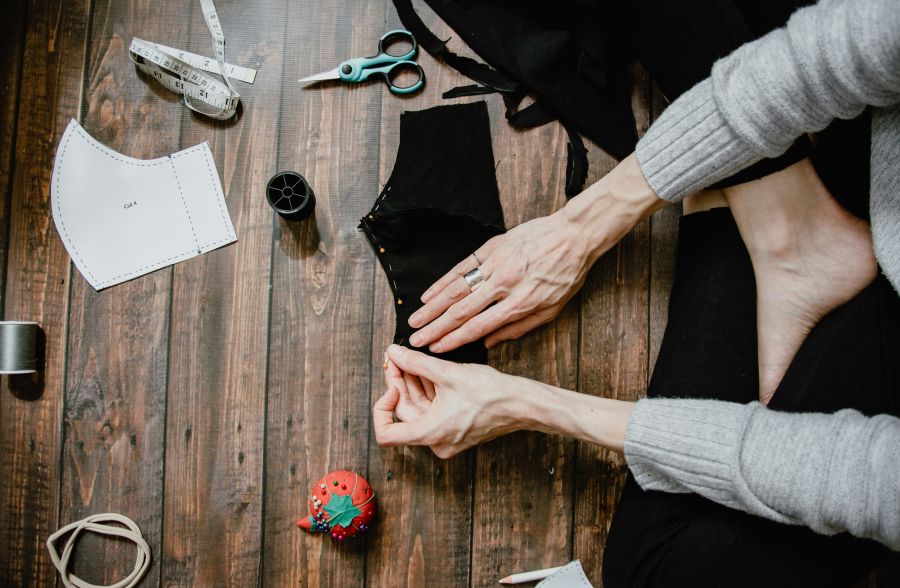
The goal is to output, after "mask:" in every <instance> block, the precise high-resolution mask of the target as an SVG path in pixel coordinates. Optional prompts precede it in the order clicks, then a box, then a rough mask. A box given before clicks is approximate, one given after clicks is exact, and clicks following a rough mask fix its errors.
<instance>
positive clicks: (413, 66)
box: [338, 29, 425, 95]
mask: <svg viewBox="0 0 900 588" xmlns="http://www.w3.org/2000/svg"><path fill="white" fill-rule="evenodd" d="M399 39H403V40H407V41H409V42H410V43H412V48H411V49H410V50H409V51H407V52H406V54H405V55H391V54H390V53H388V52H387V51H386V50H387V49H388V48H389V47H390V45H391V43H393V42H395V41H397V40H399ZM417 51H418V45H417V44H416V38H415V37H414V36H413V34H412V33H410V32H409V31H407V30H405V29H397V30H393V31H388V32H387V33H385V34H384V35H383V36H382V37H381V39H380V40H379V41H378V55H374V56H372V57H358V58H356V59H348V60H347V61H345V62H343V63H342V64H340V65H339V66H338V75H339V76H340V79H341V80H342V81H344V82H349V83H355V82H363V81H365V80H367V79H369V78H370V77H371V76H373V75H380V76H381V77H383V78H384V81H385V83H387V85H388V88H389V89H390V90H391V92H392V93H394V94H401V95H403V94H412V93H414V92H418V91H419V90H421V89H422V86H423V85H424V84H425V72H424V71H423V70H422V68H421V67H420V66H419V64H418V63H416V62H415V61H412V59H413V58H414V57H415V56H416V52H417ZM403 70H414V71H415V72H416V73H417V74H418V76H419V78H418V80H416V82H415V83H414V84H412V85H411V86H397V85H395V84H394V81H393V80H394V79H395V78H396V77H397V74H399V73H400V72H401V71H403Z"/></svg>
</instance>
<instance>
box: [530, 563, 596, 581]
mask: <svg viewBox="0 0 900 588" xmlns="http://www.w3.org/2000/svg"><path fill="white" fill-rule="evenodd" d="M535 588H593V586H591V581H590V580H588V578H587V576H585V575H584V570H583V569H582V567H581V561H580V560H577V559H576V560H575V561H571V562H569V563H567V564H566V565H564V566H563V567H561V568H560V569H558V570H556V572H555V573H554V574H553V575H552V576H549V577H547V578H545V579H543V580H541V581H540V582H539V583H538V585H537V586H535Z"/></svg>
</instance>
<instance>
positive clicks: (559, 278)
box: [409, 156, 664, 353]
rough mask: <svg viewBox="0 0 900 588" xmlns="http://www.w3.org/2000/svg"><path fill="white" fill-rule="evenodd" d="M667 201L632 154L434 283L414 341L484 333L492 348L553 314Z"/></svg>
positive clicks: (464, 339) (433, 345) (436, 343)
mask: <svg viewBox="0 0 900 588" xmlns="http://www.w3.org/2000/svg"><path fill="white" fill-rule="evenodd" d="M662 204H664V201H662V200H660V199H659V198H657V197H656V194H654V193H653V190H652V189H651V188H650V186H649V185H648V184H647V182H646V181H645V180H644V177H643V175H642V174H641V171H640V168H639V167H638V164H637V160H636V159H635V158H634V156H631V157H629V158H628V159H626V160H624V161H623V162H622V163H620V164H619V166H617V167H616V169H615V170H613V171H612V172H610V173H609V174H608V175H607V176H606V177H605V178H603V179H602V180H600V181H599V182H597V183H596V184H594V185H593V186H591V187H590V188H588V190H586V191H585V192H584V193H583V194H581V195H579V196H577V197H576V198H574V199H573V200H571V201H570V202H569V204H567V205H566V206H565V207H564V208H562V209H561V210H559V211H557V212H556V213H554V214H552V215H550V216H547V217H542V218H537V219H534V220H531V221H528V222H526V223H523V224H521V225H519V226H517V227H515V228H513V229H511V230H510V231H509V232H507V233H506V234H503V235H499V236H497V237H494V238H493V239H491V240H489V241H488V242H487V243H485V244H484V245H482V246H481V247H480V248H478V249H477V250H476V251H475V252H474V253H473V254H472V255H469V256H468V257H467V258H466V259H464V260H462V261H461V262H460V263H459V264H457V265H456V267H454V268H453V269H452V270H450V271H449V272H448V273H447V274H446V275H444V276H443V277H442V278H440V279H439V280H438V281H437V282H435V283H434V285H432V286H431V287H430V288H429V289H428V290H426V291H425V293H424V294H423V295H422V302H424V303H425V304H424V306H422V308H420V309H419V310H418V311H416V312H415V313H413V314H412V316H410V318H409V324H410V326H411V327H414V328H419V330H418V331H416V332H415V333H414V334H413V335H412V337H411V338H410V343H411V344H412V345H413V346H415V347H423V346H425V345H428V346H429V349H431V351H433V352H435V353H443V352H446V351H450V350H452V349H456V348H457V347H459V346H461V345H464V344H466V343H469V342H471V341H475V340H477V339H480V338H481V337H485V344H486V345H487V346H488V347H492V346H494V345H496V344H497V343H499V342H501V341H504V340H507V339H515V338H518V337H521V336H522V335H524V334H525V333H527V332H528V331H530V330H532V329H534V328H536V327H538V326H540V325H542V324H544V323H547V322H549V321H551V320H553V319H554V318H555V317H556V316H557V315H558V314H559V312H560V311H561V310H562V308H563V306H564V305H565V304H566V302H567V301H568V300H569V299H570V298H572V296H574V295H575V293H576V292H577V291H578V289H579V288H581V286H582V285H583V284H584V280H585V277H586V276H587V271H588V269H589V268H590V267H591V265H593V263H594V262H595V261H596V260H597V259H598V258H599V257H600V256H601V255H602V254H603V253H605V252H606V251H607V250H609V248H611V247H612V246H613V245H615V244H616V243H617V242H618V241H619V239H621V238H622V237H623V236H624V235H625V234H626V233H628V231H630V230H631V229H632V228H633V227H634V225H635V224H637V222H638V221H640V220H641V219H643V218H645V217H646V216H648V215H649V214H650V213H652V212H653V211H654V210H656V209H658V208H659V207H660V206H661V205H662ZM475 267H478V268H479V269H480V270H481V273H482V275H483V277H484V281H483V282H482V283H481V284H480V285H478V286H477V287H476V289H475V290H471V289H470V287H469V285H468V284H467V283H466V281H465V279H464V278H463V275H464V274H465V273H466V272H468V271H470V270H472V269H474V268H475ZM420 327H421V328H420Z"/></svg>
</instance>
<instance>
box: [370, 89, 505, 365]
mask: <svg viewBox="0 0 900 588" xmlns="http://www.w3.org/2000/svg"><path fill="white" fill-rule="evenodd" d="M360 228H361V229H362V230H363V231H364V232H365V234H366V236H367V237H368V239H369V242H370V243H371V245H372V247H373V249H374V250H375V254H376V255H377V256H378V260H379V261H380V263H381V266H382V269H384V272H385V274H386V275H387V279H388V282H389V284H390V287H391V291H392V292H393V295H394V309H395V311H396V315H397V326H396V330H395V332H394V343H397V344H399V345H405V346H407V347H411V346H410V345H409V337H410V335H411V334H412V333H413V332H414V331H415V330H416V329H413V328H412V327H410V326H409V322H408V321H409V317H410V315H412V313H413V312H415V311H416V310H418V309H419V308H421V307H422V302H421V296H422V293H423V292H424V291H425V290H426V289H427V288H428V286H430V285H431V284H433V283H434V282H435V281H437V280H438V279H439V278H440V277H441V276H443V275H444V274H445V273H447V272H448V271H450V270H451V269H452V268H453V267H454V266H455V265H456V264H457V263H459V261H460V260H462V259H464V258H465V257H466V256H471V254H472V252H473V251H475V250H476V249H478V247H480V246H481V245H482V244H483V243H484V242H485V241H487V240H488V239H490V238H491V237H493V236H495V235H499V234H500V233H503V232H504V231H505V228H504V225H503V209H502V208H501V206H500V196H499V193H498V191H497V178H496V176H495V174H494V154H493V151H492V149H491V135H490V124H489V120H488V114H487V108H486V106H485V103H484V102H475V103H472V104H460V105H453V106H438V107H436V108H430V109H428V110H421V111H417V112H404V113H403V114H402V115H401V117H400V148H399V151H398V153H397V160H396V161H395V163H394V169H393V171H392V172H391V177H390V179H389V180H388V183H387V185H386V186H385V187H384V189H383V190H382V191H381V194H380V195H379V197H378V199H377V200H376V201H375V205H374V206H373V207H372V210H371V211H369V213H368V214H367V215H366V216H365V217H363V219H362V221H361V222H360ZM472 267H475V261H474V259H473V261H472ZM421 351H425V352H428V350H427V349H421ZM428 353H430V352H428ZM432 355H436V356H437V357H442V358H444V359H449V360H452V361H459V362H467V363H485V362H486V361H487V350H486V349H485V347H484V341H483V340H479V341H475V342H473V343H469V344H467V345H464V346H462V347H460V348H459V349H456V350H454V351H451V352H449V353H443V354H433V353H432Z"/></svg>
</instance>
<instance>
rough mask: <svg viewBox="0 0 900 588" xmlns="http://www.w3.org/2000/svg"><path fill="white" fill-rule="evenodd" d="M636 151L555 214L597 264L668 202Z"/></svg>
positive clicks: (587, 256) (574, 239) (590, 259)
mask: <svg viewBox="0 0 900 588" xmlns="http://www.w3.org/2000/svg"><path fill="white" fill-rule="evenodd" d="M666 204H667V202H666V201H665V200H663V199H661V198H659V197H658V196H657V195H656V193H655V192H654V191H653V188H651V187H650V184H648V183H647V180H646V178H644V174H643V172H642V171H641V168H640V165H639V164H638V160H637V157H635V155H634V154H633V153H632V154H631V155H629V156H628V157H627V158H625V159H623V160H622V161H621V162H620V163H619V164H618V165H617V166H616V167H615V168H613V170H612V171H610V172H609V173H608V174H606V175H605V176H604V177H603V178H602V179H600V180H599V181H597V182H595V183H594V184H592V185H591V186H589V187H588V188H587V189H586V190H585V191H584V192H582V193H581V194H579V195H578V197H576V198H573V199H572V200H570V201H569V203H568V204H566V206H564V207H563V208H561V209H560V210H559V211H557V212H556V213H555V214H556V215H558V216H559V220H560V223H561V224H562V225H563V226H564V230H566V231H567V232H568V233H569V234H570V235H571V239H572V240H573V241H577V242H578V243H580V244H582V247H583V248H584V255H585V257H586V258H587V260H588V262H589V263H590V264H593V262H595V261H596V260H597V259H598V258H599V257H600V256H601V255H603V254H604V253H606V251H608V250H609V249H610V248H611V247H612V246H613V245H614V244H615V243H617V242H618V241H619V240H620V239H621V238H622V237H624V236H625V235H626V234H628V233H629V232H630V231H631V229H633V228H634V227H635V225H637V224H638V223H639V222H641V221H642V220H644V219H645V218H647V217H649V216H650V215H651V214H653V213H654V212H656V211H657V210H659V209H660V208H662V207H663V206H664V205H666Z"/></svg>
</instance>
